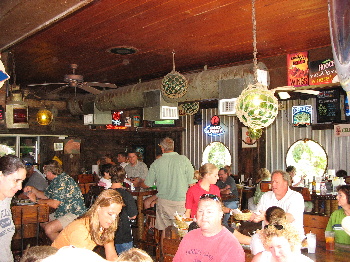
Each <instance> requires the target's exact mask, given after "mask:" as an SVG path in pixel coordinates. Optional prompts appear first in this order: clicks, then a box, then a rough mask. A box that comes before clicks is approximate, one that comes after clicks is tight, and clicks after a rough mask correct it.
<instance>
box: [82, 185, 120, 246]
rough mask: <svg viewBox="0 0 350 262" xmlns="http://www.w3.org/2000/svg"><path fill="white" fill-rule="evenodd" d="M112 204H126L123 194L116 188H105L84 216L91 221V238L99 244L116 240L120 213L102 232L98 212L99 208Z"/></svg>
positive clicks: (88, 221)
mask: <svg viewBox="0 0 350 262" xmlns="http://www.w3.org/2000/svg"><path fill="white" fill-rule="evenodd" d="M112 204H119V205H122V206H125V205H124V202H123V198H122V196H121V195H120V194H119V193H118V192H117V191H116V190H113V189H107V190H104V191H102V192H101V194H100V195H99V196H98V197H97V199H96V201H95V203H94V204H93V205H92V206H91V208H90V209H89V210H88V211H87V212H86V213H85V214H84V215H83V216H82V219H84V218H85V219H87V223H89V233H90V236H91V239H92V240H93V241H94V242H95V243H96V244H97V245H104V244H106V243H108V242H111V241H113V240H114V233H115V231H116V230H117V227H118V220H119V215H118V216H117V217H116V219H115V222H114V223H113V224H112V225H111V226H110V227H109V228H106V229H103V232H102V234H101V233H100V232H101V231H100V228H101V226H100V221H99V218H98V212H97V210H98V208H100V207H109V206H110V205H112Z"/></svg>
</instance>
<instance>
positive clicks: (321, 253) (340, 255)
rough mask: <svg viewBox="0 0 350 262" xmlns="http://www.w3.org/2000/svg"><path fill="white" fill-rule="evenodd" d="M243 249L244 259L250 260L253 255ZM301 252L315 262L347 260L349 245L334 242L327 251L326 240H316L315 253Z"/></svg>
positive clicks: (248, 261) (304, 249)
mask: <svg viewBox="0 0 350 262" xmlns="http://www.w3.org/2000/svg"><path fill="white" fill-rule="evenodd" d="M244 251H245V253H246V256H245V261H246V262H250V261H252V259H253V257H254V256H253V255H252V254H251V253H250V250H247V249H245V250H244ZM301 253H302V254H303V255H305V256H307V257H309V258H311V259H312V260H313V261H317V262H321V261H322V262H343V261H344V262H345V261H349V256H350V245H343V244H337V243H336V244H335V250H334V251H327V250H326V242H325V241H317V244H316V252H315V253H308V250H307V248H303V249H302V250H301Z"/></svg>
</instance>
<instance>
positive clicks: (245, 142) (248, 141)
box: [242, 126, 257, 148]
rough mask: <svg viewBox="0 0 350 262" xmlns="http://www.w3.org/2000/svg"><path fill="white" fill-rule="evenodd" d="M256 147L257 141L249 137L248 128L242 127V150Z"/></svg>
mask: <svg viewBox="0 0 350 262" xmlns="http://www.w3.org/2000/svg"><path fill="white" fill-rule="evenodd" d="M249 147H257V140H256V139H252V138H250V137H249V133H248V127H245V126H244V127H242V148H249Z"/></svg>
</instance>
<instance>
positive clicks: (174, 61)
mask: <svg viewBox="0 0 350 262" xmlns="http://www.w3.org/2000/svg"><path fill="white" fill-rule="evenodd" d="M173 71H174V72H175V50H173Z"/></svg>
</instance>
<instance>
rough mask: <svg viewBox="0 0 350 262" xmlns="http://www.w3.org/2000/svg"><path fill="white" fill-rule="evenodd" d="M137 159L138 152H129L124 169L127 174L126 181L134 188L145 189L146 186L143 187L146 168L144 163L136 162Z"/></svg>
mask: <svg viewBox="0 0 350 262" xmlns="http://www.w3.org/2000/svg"><path fill="white" fill-rule="evenodd" d="M138 157H139V153H138V152H136V151H135V152H129V153H128V160H129V164H127V165H126V166H125V168H124V169H125V172H126V174H127V178H128V180H130V181H131V182H132V183H133V184H134V186H135V187H144V188H146V187H148V186H146V185H145V183H144V181H145V179H146V176H147V173H148V168H147V165H146V164H145V163H144V162H142V161H139V160H138Z"/></svg>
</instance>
